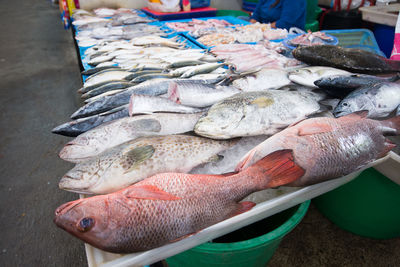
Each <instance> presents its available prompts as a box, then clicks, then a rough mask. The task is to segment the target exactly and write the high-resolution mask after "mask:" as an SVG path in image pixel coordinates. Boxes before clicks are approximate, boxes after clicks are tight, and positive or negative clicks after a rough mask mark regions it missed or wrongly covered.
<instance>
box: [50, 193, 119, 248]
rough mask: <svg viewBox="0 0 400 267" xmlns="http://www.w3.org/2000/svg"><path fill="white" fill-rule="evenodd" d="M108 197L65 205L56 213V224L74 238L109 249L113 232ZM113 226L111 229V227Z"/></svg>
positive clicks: (97, 197) (82, 200)
mask: <svg viewBox="0 0 400 267" xmlns="http://www.w3.org/2000/svg"><path fill="white" fill-rule="evenodd" d="M109 209H110V207H109V199H108V196H96V197H91V198H87V199H78V200H75V201H71V202H68V203H65V204H63V205H61V206H60V207H58V208H57V209H56V211H55V217H54V220H53V221H54V223H55V224H56V225H57V226H58V227H60V228H61V229H63V230H65V231H67V232H68V233H70V234H72V235H73V236H75V237H77V238H79V239H81V240H83V241H84V242H87V243H89V244H95V245H96V246H97V247H99V244H100V246H102V247H108V246H109V244H107V243H108V242H112V241H111V240H110V239H111V238H110V236H112V235H111V231H112V230H114V229H113V227H112V225H110V217H111V214H110V212H109ZM110 226H111V227H110Z"/></svg>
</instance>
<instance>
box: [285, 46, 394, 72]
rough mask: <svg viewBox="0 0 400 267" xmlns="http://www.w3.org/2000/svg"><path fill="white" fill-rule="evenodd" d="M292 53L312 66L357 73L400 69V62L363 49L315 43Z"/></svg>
mask: <svg viewBox="0 0 400 267" xmlns="http://www.w3.org/2000/svg"><path fill="white" fill-rule="evenodd" d="M292 54H293V56H294V58H296V59H298V60H300V61H302V62H304V63H306V64H309V65H312V66H328V67H334V68H339V69H344V70H347V71H350V72H355V73H371V74H373V73H393V72H399V71H400V62H398V61H395V60H390V59H386V58H384V57H382V56H379V55H377V54H374V53H371V52H368V51H365V50H361V49H354V48H343V47H340V46H334V45H315V46H307V47H298V48H296V49H294V50H293V51H292Z"/></svg>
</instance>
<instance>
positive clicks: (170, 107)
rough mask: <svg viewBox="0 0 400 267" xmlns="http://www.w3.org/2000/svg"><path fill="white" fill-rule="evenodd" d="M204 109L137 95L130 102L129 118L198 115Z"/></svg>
mask: <svg viewBox="0 0 400 267" xmlns="http://www.w3.org/2000/svg"><path fill="white" fill-rule="evenodd" d="M202 111H204V109H201V108H195V107H189V106H185V105H181V104H178V103H175V102H174V101H171V100H169V99H167V98H163V97H157V96H146V95H135V94H133V95H132V96H131V99H130V101H129V116H132V115H134V114H147V113H154V112H175V113H197V112H202Z"/></svg>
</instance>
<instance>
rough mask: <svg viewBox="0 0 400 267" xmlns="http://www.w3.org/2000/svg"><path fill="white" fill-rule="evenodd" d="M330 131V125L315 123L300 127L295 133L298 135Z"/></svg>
mask: <svg viewBox="0 0 400 267" xmlns="http://www.w3.org/2000/svg"><path fill="white" fill-rule="evenodd" d="M331 131H332V126H331V125H329V124H327V123H315V124H313V125H312V126H308V125H307V126H306V127H301V128H300V129H299V131H298V132H297V134H298V135H299V136H304V135H313V134H320V133H327V132H331Z"/></svg>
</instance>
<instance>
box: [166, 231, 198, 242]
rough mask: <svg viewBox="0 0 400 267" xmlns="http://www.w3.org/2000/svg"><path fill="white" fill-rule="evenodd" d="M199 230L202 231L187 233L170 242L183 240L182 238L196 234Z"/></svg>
mask: <svg viewBox="0 0 400 267" xmlns="http://www.w3.org/2000/svg"><path fill="white" fill-rule="evenodd" d="M198 232H200V231H197V232H194V233H190V234H187V235H184V236H181V237H178V238H177V239H174V240H172V241H170V242H169V243H174V242H178V241H181V240H182V239H185V238H188V237H189V236H192V235H195V234H197V233H198Z"/></svg>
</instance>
